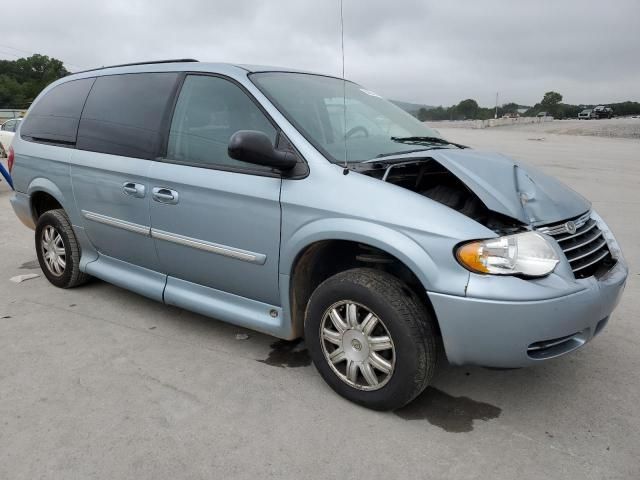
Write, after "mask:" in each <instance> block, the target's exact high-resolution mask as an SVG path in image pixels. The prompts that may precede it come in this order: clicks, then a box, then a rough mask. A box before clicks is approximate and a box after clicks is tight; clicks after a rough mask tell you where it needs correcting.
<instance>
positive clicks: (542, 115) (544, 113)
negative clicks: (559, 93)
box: [536, 112, 547, 117]
mask: <svg viewBox="0 0 640 480" xmlns="http://www.w3.org/2000/svg"><path fill="white" fill-rule="evenodd" d="M546 116H547V112H538V114H537V115H536V117H546Z"/></svg>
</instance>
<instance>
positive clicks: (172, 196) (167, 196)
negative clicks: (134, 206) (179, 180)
mask: <svg viewBox="0 0 640 480" xmlns="http://www.w3.org/2000/svg"><path fill="white" fill-rule="evenodd" d="M152 192H153V193H152V196H153V199H154V200H155V201H156V202H160V203H168V204H170V205H175V204H176V203H178V197H179V196H178V192H176V191H175V190H171V189H169V188H164V187H153V190H152Z"/></svg>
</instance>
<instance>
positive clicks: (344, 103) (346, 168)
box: [340, 0, 349, 175]
mask: <svg viewBox="0 0 640 480" xmlns="http://www.w3.org/2000/svg"><path fill="white" fill-rule="evenodd" d="M342 3H343V0H340V50H341V52H342V114H343V122H344V137H343V139H344V174H345V175H347V174H348V173H349V163H348V161H347V80H346V78H345V77H344V10H343V8H342Z"/></svg>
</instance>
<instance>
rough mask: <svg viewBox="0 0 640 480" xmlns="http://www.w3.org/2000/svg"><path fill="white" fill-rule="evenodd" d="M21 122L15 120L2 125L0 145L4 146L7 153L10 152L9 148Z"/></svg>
mask: <svg viewBox="0 0 640 480" xmlns="http://www.w3.org/2000/svg"><path fill="white" fill-rule="evenodd" d="M21 121H22V119H21V118H14V119H11V120H7V121H6V122H4V123H3V124H2V125H0V144H2V147H3V149H4V151H5V152H7V151H9V147H10V146H11V142H12V141H13V137H14V135H15V132H16V130H17V129H18V126H19V125H20V122H21Z"/></svg>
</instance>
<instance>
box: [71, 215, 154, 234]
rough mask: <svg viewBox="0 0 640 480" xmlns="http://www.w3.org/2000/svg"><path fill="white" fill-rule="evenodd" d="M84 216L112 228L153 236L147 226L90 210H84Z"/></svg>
mask: <svg viewBox="0 0 640 480" xmlns="http://www.w3.org/2000/svg"><path fill="white" fill-rule="evenodd" d="M82 216H83V217H84V218H86V219H87V220H92V221H94V222H98V223H102V224H104V225H109V226H111V227H116V228H121V229H123V230H128V231H129V232H134V233H139V234H140V235H145V236H149V235H151V227H147V226H146V225H140V224H138V223H133V222H127V221H125V220H120V219H119V218H113V217H108V216H106V215H101V214H99V213H95V212H90V211H88V210H82Z"/></svg>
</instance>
